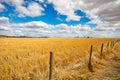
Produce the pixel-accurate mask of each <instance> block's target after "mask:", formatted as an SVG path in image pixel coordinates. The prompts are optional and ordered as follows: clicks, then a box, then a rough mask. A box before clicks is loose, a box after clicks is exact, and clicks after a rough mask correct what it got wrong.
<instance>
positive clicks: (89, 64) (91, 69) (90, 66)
mask: <svg viewBox="0 0 120 80" xmlns="http://www.w3.org/2000/svg"><path fill="white" fill-rule="evenodd" d="M92 48H93V46H92V45H91V47H90V56H89V63H88V68H89V70H90V71H91V72H93V68H92V63H91V58H92Z"/></svg>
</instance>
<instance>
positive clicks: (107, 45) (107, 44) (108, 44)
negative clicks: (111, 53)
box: [107, 42, 109, 52]
mask: <svg viewBox="0 0 120 80" xmlns="http://www.w3.org/2000/svg"><path fill="white" fill-rule="evenodd" d="M108 50H109V42H108V43H107V52H108Z"/></svg>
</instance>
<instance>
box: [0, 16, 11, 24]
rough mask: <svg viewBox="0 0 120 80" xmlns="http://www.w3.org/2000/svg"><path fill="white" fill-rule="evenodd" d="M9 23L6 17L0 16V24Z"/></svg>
mask: <svg viewBox="0 0 120 80" xmlns="http://www.w3.org/2000/svg"><path fill="white" fill-rule="evenodd" d="M6 23H9V18H7V17H0V24H6Z"/></svg>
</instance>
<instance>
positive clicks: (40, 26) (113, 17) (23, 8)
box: [0, 0, 120, 38]
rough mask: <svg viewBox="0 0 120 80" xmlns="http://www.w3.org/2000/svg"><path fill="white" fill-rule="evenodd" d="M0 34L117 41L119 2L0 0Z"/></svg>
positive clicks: (90, 0)
mask: <svg viewBox="0 0 120 80" xmlns="http://www.w3.org/2000/svg"><path fill="white" fill-rule="evenodd" d="M0 35H7V36H28V37H88V36H89V37H111V38H112V37H116V38H120V0H0Z"/></svg>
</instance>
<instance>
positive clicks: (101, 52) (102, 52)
mask: <svg viewBox="0 0 120 80" xmlns="http://www.w3.org/2000/svg"><path fill="white" fill-rule="evenodd" d="M103 46H104V44H103V43H102V46H101V51H100V56H101V57H102V53H103Z"/></svg>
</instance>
